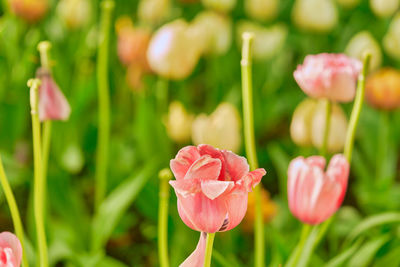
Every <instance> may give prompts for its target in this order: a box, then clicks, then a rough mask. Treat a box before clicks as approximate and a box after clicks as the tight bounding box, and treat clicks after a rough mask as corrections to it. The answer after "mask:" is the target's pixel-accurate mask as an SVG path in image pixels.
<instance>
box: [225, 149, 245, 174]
mask: <svg viewBox="0 0 400 267" xmlns="http://www.w3.org/2000/svg"><path fill="white" fill-rule="evenodd" d="M222 155H223V156H224V160H225V164H226V170H225V180H226V181H229V180H231V181H238V180H240V179H241V178H243V177H244V176H245V175H246V174H247V173H248V172H249V164H248V163H247V160H246V158H245V157H241V156H238V155H236V154H235V153H233V152H231V151H228V150H224V151H222Z"/></svg>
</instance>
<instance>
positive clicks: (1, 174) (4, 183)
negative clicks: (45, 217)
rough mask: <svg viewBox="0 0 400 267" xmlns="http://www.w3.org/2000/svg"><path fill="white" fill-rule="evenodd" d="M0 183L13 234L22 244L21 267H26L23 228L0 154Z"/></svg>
mask: <svg viewBox="0 0 400 267" xmlns="http://www.w3.org/2000/svg"><path fill="white" fill-rule="evenodd" d="M0 183H1V187H3V191H4V195H5V197H6V199H7V203H8V206H9V207H10V212H11V217H12V220H13V223H14V230H15V234H16V235H17V237H18V239H19V241H20V242H21V246H22V267H28V266H29V264H28V260H27V258H26V250H25V246H24V241H25V238H24V229H23V227H22V222H21V216H20V215H19V210H18V206H17V202H16V201H15V197H14V194H13V192H12V189H11V186H10V184H9V183H8V179H7V176H6V173H5V171H4V167H3V162H2V160H1V156H0Z"/></svg>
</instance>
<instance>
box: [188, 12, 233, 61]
mask: <svg viewBox="0 0 400 267" xmlns="http://www.w3.org/2000/svg"><path fill="white" fill-rule="evenodd" d="M190 31H191V32H192V33H193V35H198V39H199V40H202V41H201V42H202V43H203V44H204V47H203V49H202V50H203V53H206V54H216V55H221V54H225V53H226V52H227V51H228V50H229V48H230V47H231V43H232V22H231V20H230V19H229V17H227V16H226V15H223V14H219V13H217V12H214V11H203V12H201V13H199V14H198V15H197V16H196V18H195V19H194V21H193V22H192V25H191V26H190Z"/></svg>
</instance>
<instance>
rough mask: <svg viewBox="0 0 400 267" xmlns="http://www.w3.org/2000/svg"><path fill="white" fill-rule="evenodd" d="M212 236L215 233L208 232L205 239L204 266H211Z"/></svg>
mask: <svg viewBox="0 0 400 267" xmlns="http://www.w3.org/2000/svg"><path fill="white" fill-rule="evenodd" d="M214 237H215V233H208V234H207V240H206V252H205V255H204V265H203V266H204V267H210V266H211V256H212V249H213V244H214Z"/></svg>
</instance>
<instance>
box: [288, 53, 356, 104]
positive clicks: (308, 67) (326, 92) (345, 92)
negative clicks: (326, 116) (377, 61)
mask: <svg viewBox="0 0 400 267" xmlns="http://www.w3.org/2000/svg"><path fill="white" fill-rule="evenodd" d="M361 67H362V64H361V62H360V61H359V60H356V59H352V58H349V57H347V56H345V55H343V54H328V53H323V54H318V55H309V56H307V57H306V58H305V59H304V63H303V64H302V65H299V66H297V69H296V70H295V72H294V73H293V75H294V78H295V80H296V81H297V83H298V84H299V86H300V88H301V89H302V90H303V91H304V92H305V93H306V94H307V95H309V96H310V97H313V98H328V99H330V100H332V101H339V102H349V101H351V100H353V98H354V96H355V94H356V82H357V78H358V75H359V73H360V71H361Z"/></svg>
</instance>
